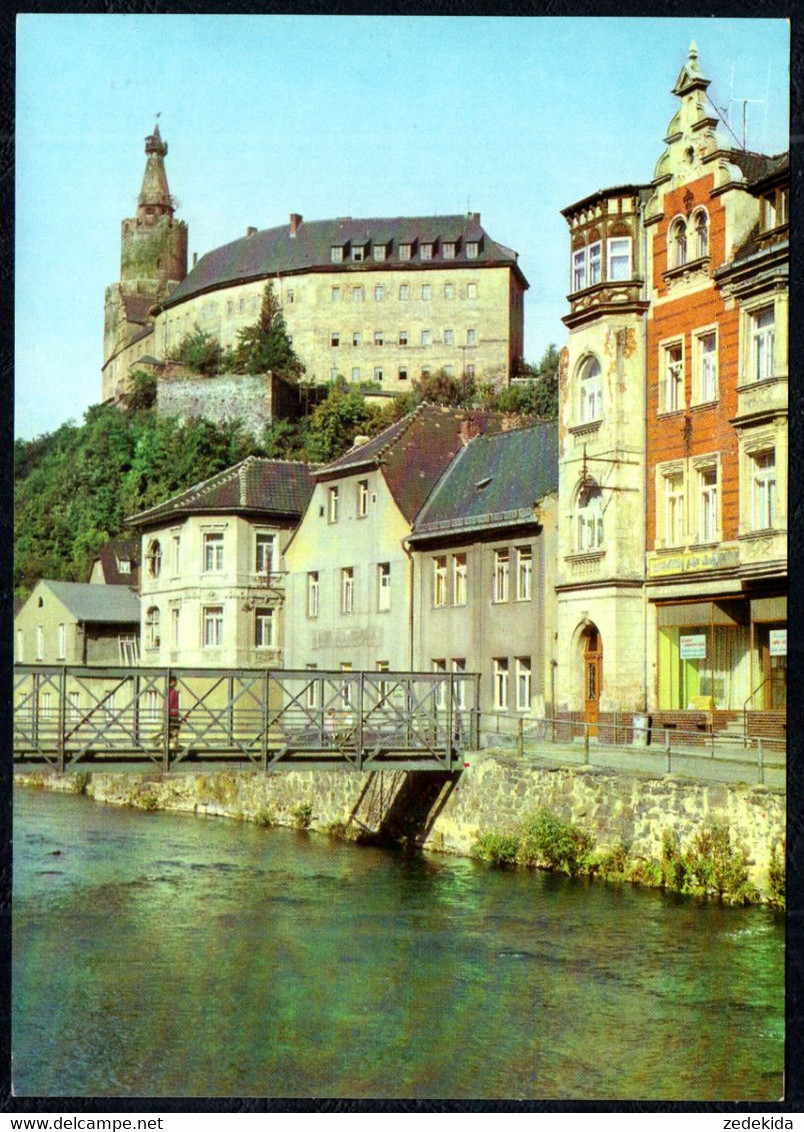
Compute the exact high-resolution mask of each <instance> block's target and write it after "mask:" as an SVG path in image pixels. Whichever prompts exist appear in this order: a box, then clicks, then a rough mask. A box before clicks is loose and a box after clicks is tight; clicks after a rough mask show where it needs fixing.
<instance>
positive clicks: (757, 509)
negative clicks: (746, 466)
mask: <svg viewBox="0 0 804 1132" xmlns="http://www.w3.org/2000/svg"><path fill="white" fill-rule="evenodd" d="M752 462H753V465H754V466H753V476H752V480H753V482H752V492H751V495H752V516H751V518H752V525H753V529H754V530H755V531H761V530H767V529H769V528H772V527H774V526H775V525H776V453H775V452H774V451H773V450H769V451H767V452H757V453H756V455H754V456H753V458H752Z"/></svg>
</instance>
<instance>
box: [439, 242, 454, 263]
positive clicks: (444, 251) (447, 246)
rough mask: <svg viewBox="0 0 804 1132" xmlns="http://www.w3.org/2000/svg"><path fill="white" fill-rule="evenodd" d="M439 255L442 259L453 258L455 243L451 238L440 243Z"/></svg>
mask: <svg viewBox="0 0 804 1132" xmlns="http://www.w3.org/2000/svg"><path fill="white" fill-rule="evenodd" d="M441 255H442V257H443V258H444V259H455V244H454V243H453V242H452V241H451V240H446V241H445V242H444V243H443V244H442V245H441Z"/></svg>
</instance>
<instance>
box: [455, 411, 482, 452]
mask: <svg viewBox="0 0 804 1132" xmlns="http://www.w3.org/2000/svg"><path fill="white" fill-rule="evenodd" d="M479 435H480V421H479V420H478V419H477V418H476V417H470V416H466V417H461V419H460V428H459V430H458V436H459V437H460V440H461V444H462V445H463V446H464V448H465V447H466V445H467V444H468V443H469V441H470V440H474V438H475V437H476V436H479Z"/></svg>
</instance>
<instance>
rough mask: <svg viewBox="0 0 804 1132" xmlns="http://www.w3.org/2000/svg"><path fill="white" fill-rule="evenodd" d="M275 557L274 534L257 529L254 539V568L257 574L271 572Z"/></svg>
mask: <svg viewBox="0 0 804 1132" xmlns="http://www.w3.org/2000/svg"><path fill="white" fill-rule="evenodd" d="M275 558H276V535H275V534H272V533H271V532H270V531H257V533H256V536H255V539H254V570H255V573H257V574H269V575H270V574H273V572H274V560H275Z"/></svg>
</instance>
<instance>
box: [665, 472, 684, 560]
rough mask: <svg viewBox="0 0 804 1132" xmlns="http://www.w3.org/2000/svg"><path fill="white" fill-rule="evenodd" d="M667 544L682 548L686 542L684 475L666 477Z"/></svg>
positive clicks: (672, 474) (676, 473)
mask: <svg viewBox="0 0 804 1132" xmlns="http://www.w3.org/2000/svg"><path fill="white" fill-rule="evenodd" d="M664 507H665V543H666V545H667V546H680V545H682V544H683V542H684V535H685V529H684V474H683V472H672V473H670V474H669V475H666V476H665V477H664Z"/></svg>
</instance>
